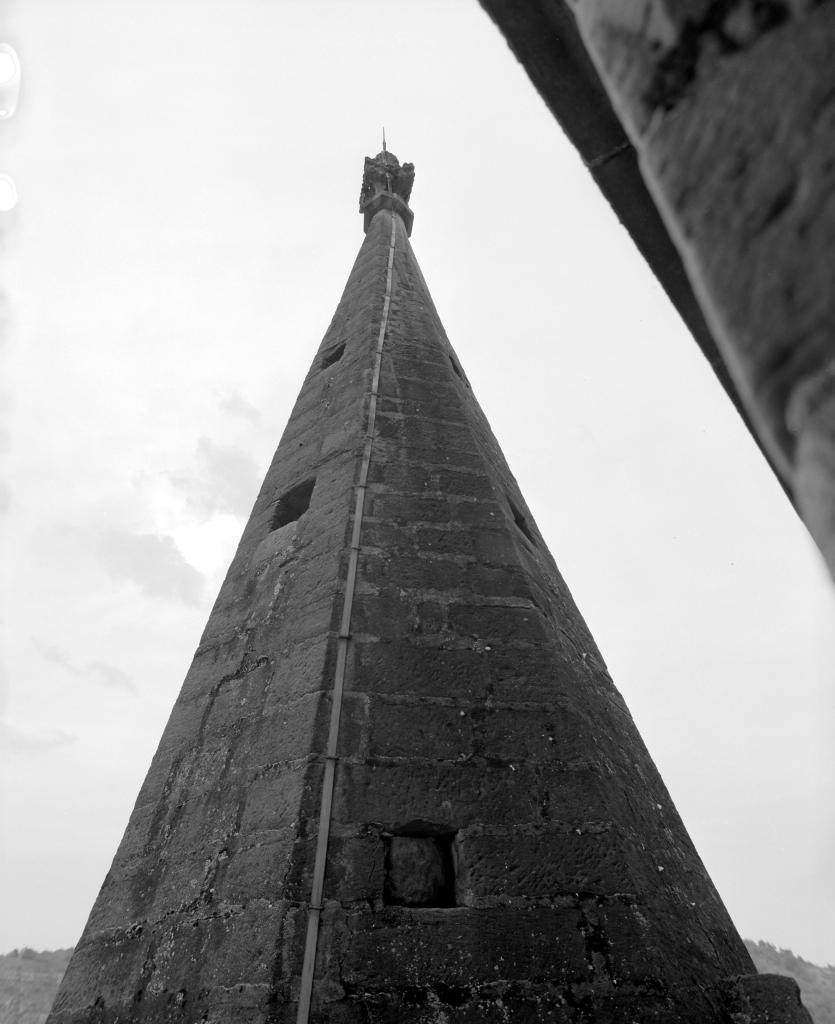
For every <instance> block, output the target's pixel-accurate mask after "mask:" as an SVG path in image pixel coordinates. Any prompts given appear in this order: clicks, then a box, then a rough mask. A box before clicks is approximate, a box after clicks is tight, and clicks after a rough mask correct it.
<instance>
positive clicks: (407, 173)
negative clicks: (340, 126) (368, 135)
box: [360, 128, 415, 233]
mask: <svg viewBox="0 0 835 1024" xmlns="http://www.w3.org/2000/svg"><path fill="white" fill-rule="evenodd" d="M414 180H415V166H414V164H401V163H400V161H399V160H398V159H397V157H396V156H395V155H394V153H390V152H389V150H388V149H387V148H386V130H385V128H383V149H382V152H380V153H378V154H377V155H376V156H375V157H370V156H367V157H366V158H365V168H364V173H363V176H362V189H361V191H360V213H361V214H363V216H364V218H365V229H366V231H367V230H368V225H369V224H370V223H371V218H372V217H373V215H374V213H376V211H377V210H378V209H382V208H386V209H396V210H397V212H398V213H399V214H400V216H401V217H402V218H403V222H404V223H405V224H406V230H407V232H409V233H411V230H412V211H411V210H410V209H409V196H410V195H411V192H412V182H413V181H414Z"/></svg>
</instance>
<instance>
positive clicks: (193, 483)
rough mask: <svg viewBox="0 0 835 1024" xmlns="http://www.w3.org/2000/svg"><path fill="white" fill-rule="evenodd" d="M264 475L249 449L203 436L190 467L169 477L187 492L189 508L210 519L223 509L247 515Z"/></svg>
mask: <svg viewBox="0 0 835 1024" xmlns="http://www.w3.org/2000/svg"><path fill="white" fill-rule="evenodd" d="M260 476H261V475H260V471H259V468H258V465H257V463H256V462H255V460H254V459H253V458H252V457H251V456H250V455H248V454H247V453H246V452H242V451H239V450H238V449H236V448H222V447H220V445H216V444H215V443H214V441H211V440H210V439H209V438H208V437H201V438H200V440H199V441H198V442H197V450H196V451H195V454H194V459H193V462H192V464H191V465H190V467H189V468H188V469H187V470H185V471H182V472H171V473H169V474H168V479H169V481H170V482H171V483H172V484H173V485H174V486H175V487H176V488H177V489H178V490H180V491H181V492H182V493H183V495H184V496H185V499H186V504H187V505H188V506H189V508H191V509H192V510H193V511H194V512H195V513H196V514H198V515H201V516H203V517H204V518H206V519H209V518H210V517H211V516H213V515H217V514H218V513H223V512H230V513H232V514H233V515H240V516H245V515H247V514H248V513H249V511H250V509H251V508H252V502H253V499H254V497H255V493H256V491H257V489H258V484H259V482H260Z"/></svg>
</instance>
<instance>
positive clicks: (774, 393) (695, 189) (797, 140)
mask: <svg viewBox="0 0 835 1024" xmlns="http://www.w3.org/2000/svg"><path fill="white" fill-rule="evenodd" d="M573 2H574V6H575V9H576V11H577V16H578V21H579V24H580V27H581V30H582V32H583V33H584V36H585V39H586V41H587V43H588V46H589V50H590V53H591V54H592V56H593V57H594V59H595V61H596V63H597V65H598V68H599V69H600V72H601V74H602V76H603V79H604V82H605V83H606V84H607V87H608V89H609V92H610V96H611V97H612V102H613V103H614V105H615V107H616V109H617V110H618V112H619V114H620V115H621V118H622V120H623V122H624V124H625V125H626V127H627V129H628V131H629V133H630V135H631V138H632V141H633V143H634V144H635V146H636V148H637V150H638V153H639V157H640V162H641V167H642V170H643V172H644V176H645V178H646V181H647V184H648V186H649V187H650V190H651V191H652V193H653V195H654V196H655V199H656V201H657V203H658V206H659V209H660V210H661V212H662V214H663V216H664V219H665V221H666V223H667V226H668V228H669V231H670V233H671V235H672V237H673V239H674V240H675V241H676V244H677V245H678V248H679V250H680V252H681V253H682V256H683V258H684V262H685V264H686V266H687V268H688V272H689V274H690V278H691V281H692V282H693V286H694V289H695V291H696V293H697V295H698V296H699V298H700V301H701V303H702V308H703V310H704V312H705V314H706V316H707V319H708V321H709V323H710V325H711V328H712V330H713V333H714V335H715V337H716V339H717V341H718V342H719V344H720V347H721V349H722V351H723V354H724V357H725V360H726V362H727V364H728V366H729V368H730V370H731V372H732V374H733V376H734V379H735V381H736V385H737V387H738V389H739V392H740V394H741V395H742V397H743V399H744V401H745V402H746V404H747V407H748V409H749V412H750V414H751V417H752V419H753V421H754V423H755V424H756V426H757V428H758V430H759V432H760V435H761V436H762V437H763V438H764V440H765V442H766V445H767V448H768V450H769V453H770V455H771V457H772V460H773V462H774V464H775V465H776V466H777V468H778V470H779V471H780V472H781V474H782V475H783V478H784V480H785V481H786V482H787V483H788V485H789V487H790V488H791V489H792V490H793V492H794V496H795V500H796V503H797V504H798V507H799V509H800V511H801V513H802V515H803V517H804V519H805V521H806V523H807V525H808V526H809V528H810V531H811V532H812V534H813V536H814V537H815V539H816V541H817V542H818V545H819V546H820V548H821V551H822V552H823V554H824V557H825V558H826V560H827V562H828V564H829V567H830V570H831V571H833V572H835V340H833V323H835V290H833V288H832V285H831V268H832V265H833V262H835V205H833V194H835V101H834V100H833V96H835V5H833V4H832V3H829V2H826V0H817V2H816V0H770V2H768V3H754V2H751V0H692V2H689V3H686V4H685V3H680V2H678V0H633V2H630V3H625V2H623V0H573Z"/></svg>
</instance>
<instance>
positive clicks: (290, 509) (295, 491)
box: [270, 477, 316, 531]
mask: <svg viewBox="0 0 835 1024" xmlns="http://www.w3.org/2000/svg"><path fill="white" fill-rule="evenodd" d="M315 484H316V478H315V477H312V478H311V479H310V480H304V481H303V482H302V483H300V484H296V486H295V487H293V488H291V489H290V490H289V491H287V492H286V494H283V495H282V496H281V497H280V498H279V499H278V501H277V502H276V503H275V508H274V509H273V515H272V519H271V520H270V531H272V530H278V529H280V528H281V527H282V526H286V525H287V524H288V523H294V522H295V521H296V520H297V519H299V518H300V517H301V516H303V515H304V514H305V512H307V510H308V508H309V507H310V496H311V495H312V494H313V488H314V486H315Z"/></svg>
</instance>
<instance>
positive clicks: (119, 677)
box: [35, 641, 136, 693]
mask: <svg viewBox="0 0 835 1024" xmlns="http://www.w3.org/2000/svg"><path fill="white" fill-rule="evenodd" d="M35 646H36V648H37V649H38V652H39V653H40V655H41V657H42V658H44V660H45V661H49V662H52V664H53V665H60V666H61V668H63V669H65V670H66V671H67V672H68V673H69V674H70V675H72V676H75V677H76V678H77V679H92V680H93V681H94V682H96V683H101V684H102V685H104V686H108V687H112V688H113V689H118V690H127V691H128V692H129V693H136V686H135V684H134V682H133V680H132V679H131V677H130V676H129V675H128V673H127V672H123V671H122V669H120V668H117V667H116V666H115V665H109V664H108V663H107V662H106V661H99V660H96V661H88V662H86V663H85V664H84V665H76V664H75V663H74V662H73V661H72V660H71V659H70V658H69V657H68V656H67V655H66V654H64V652H63V651H61V650H60V649H59V648H58V647H54V646H49V647H45V646H44V645H42V644H40V643H38V642H37V641H35Z"/></svg>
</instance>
